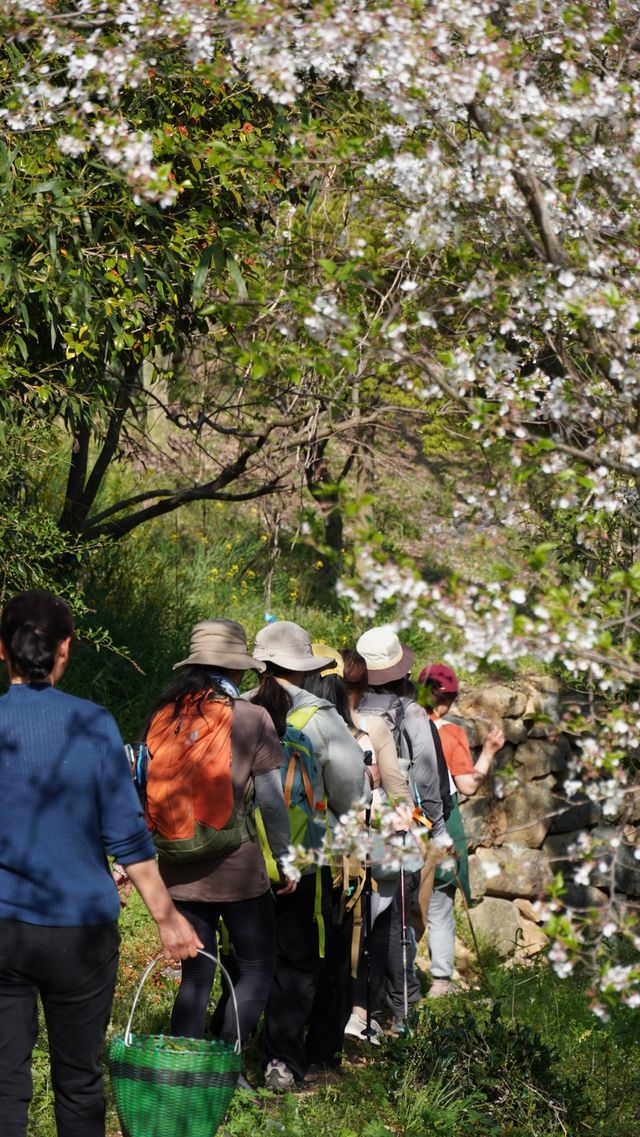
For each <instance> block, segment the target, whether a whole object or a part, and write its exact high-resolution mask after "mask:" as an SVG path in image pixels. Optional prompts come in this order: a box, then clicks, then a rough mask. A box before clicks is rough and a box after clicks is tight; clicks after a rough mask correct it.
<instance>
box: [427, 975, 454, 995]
mask: <svg viewBox="0 0 640 1137" xmlns="http://www.w3.org/2000/svg"><path fill="white" fill-rule="evenodd" d="M459 990H460V988H459V987H456V985H455V983H452V982H451V980H450V979H434V980H433V983H432V984H431V987H430V988H429V991H428V992H427V998H428V999H439V998H440V997H441V996H442V995H457V994H458V992H459Z"/></svg>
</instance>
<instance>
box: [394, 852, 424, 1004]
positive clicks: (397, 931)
mask: <svg viewBox="0 0 640 1137" xmlns="http://www.w3.org/2000/svg"><path fill="white" fill-rule="evenodd" d="M419 888H420V873H419V872H407V873H404V889H405V909H404V911H405V929H406V933H407V935H406V938H407V939H408V940H409V943H408V944H406V945H405V947H404V948H403V944H402V940H403V934H402V892H401V882H400V881H398V888H397V891H396V894H395V896H394V898H393V904H392V906H391V927H390V932H389V954H388V956H387V1003H388V1004H389V1006H390V1007H391V1010H392V1011H393V1013H394V1015H395V1016H396V1017H401V1016H403V1015H404V977H405V970H406V978H407V1003H408V1008H409V1010H410V1009H411V1007H412V1006H413V1005H414V1003H417V1002H418V1000H419V998H420V983H419V981H418V977H417V975H416V968H415V963H416V940H415V933H414V931H413V928H412V927H411V920H410V915H409V913H410V909H411V905H412V904H413V902H414V900H415V899H416V897H417V895H418V890H419Z"/></svg>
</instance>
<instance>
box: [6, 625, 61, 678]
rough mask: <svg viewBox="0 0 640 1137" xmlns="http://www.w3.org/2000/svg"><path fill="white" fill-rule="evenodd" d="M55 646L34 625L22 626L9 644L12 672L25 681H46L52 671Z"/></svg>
mask: <svg viewBox="0 0 640 1137" xmlns="http://www.w3.org/2000/svg"><path fill="white" fill-rule="evenodd" d="M57 646H58V645H57V644H53V645H52V644H51V640H50V639H49V638H48V636H46V635H45V634H44V632H42V631H41V630H40V628H37V627H36V626H35V624H32V623H30V622H27V623H25V624H22V626H21V627H20V628H18V629H17V631H15V632H14V633H13V636H12V638H11V643H10V644H9V653H10V655H11V660H12V662H13V666H14V670H15V671H17V672H18V674H19V675H22V676H23V677H24V678H25V679H36V680H37V679H46V678H47V675H50V674H51V672H52V671H53V665H54V663H55V659H56V657H55V649H56V647H57Z"/></svg>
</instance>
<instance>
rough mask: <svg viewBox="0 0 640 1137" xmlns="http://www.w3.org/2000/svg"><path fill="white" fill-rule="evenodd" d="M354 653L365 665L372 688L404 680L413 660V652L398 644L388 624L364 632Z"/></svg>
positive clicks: (398, 641) (396, 637)
mask: <svg viewBox="0 0 640 1137" xmlns="http://www.w3.org/2000/svg"><path fill="white" fill-rule="evenodd" d="M356 651H358V652H359V653H360V655H361V656H362V658H363V659H364V660H365V662H366V664H367V672H368V676H369V683H370V685H371V686H372V687H383V686H384V685H385V684H386V683H395V682H396V680H398V679H404V678H405V677H406V676H407V675H408V674H409V672H410V671H411V667H412V665H413V661H414V659H415V652H413V651H412V650H411V648H410V647H405V646H404V645H403V644H401V643H400V640H399V639H398V636H397V635H396V633H395V631H394V630H393V628H392V627H391V626H390V625H388V624H382V625H380V627H378V628H370V629H369V631H368V632H364V633H363V635H361V636H360V639H359V640H358V642H357V644H356Z"/></svg>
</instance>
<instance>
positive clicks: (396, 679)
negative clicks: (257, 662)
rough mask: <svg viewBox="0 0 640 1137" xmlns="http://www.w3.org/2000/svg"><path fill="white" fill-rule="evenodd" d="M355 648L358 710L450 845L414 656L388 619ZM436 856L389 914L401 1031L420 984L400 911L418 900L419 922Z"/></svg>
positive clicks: (445, 786) (391, 991)
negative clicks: (413, 681)
mask: <svg viewBox="0 0 640 1137" xmlns="http://www.w3.org/2000/svg"><path fill="white" fill-rule="evenodd" d="M357 649H358V652H359V653H360V655H361V656H362V657H363V658H364V660H365V662H366V664H367V677H368V682H369V690H368V691H367V692H366V693H365V695H364V696H363V698H362V701H361V703H360V706H359V711H360V715H361V716H369V715H380V716H381V717H383V718H384V719H385V720H386V722H387V723H388V724H389V726H390V727H391V729H392V732H393V734H394V736H395V740H396V745H397V747H398V757H399V759H400V769H401V770H402V772H403V774H404V775H405V777H406V778H407V781H408V782H409V786H410V789H411V793H412V796H413V800H414V802H415V804H416V806H417V807H418V809H419V811H420V814H421V815H422V816H423V817H424V818H425V819H426V820H427V821H428V822H430V827H431V844H432V845H433V846H437V847H440V848H443V849H452V848H453V844H452V841H451V837H450V836H449V834H448V833H447V830H446V828H445V814H447V815H448V813H449V810H450V790H449V774H448V770H447V765H446V762H445V759H444V754H443V753H442V745H441V743H440V739H439V737H438V731H437V730H436V728H435V726H434V725H433V724H432V723H431V721H430V719H429V716H428V715H427V713H426V711H425V709H424V707H421V706H420V705H419V704H418V703H417V702H416V700H415V698H414V697H413V690H412V688H411V685H410V683H409V682H408V675H409V672H410V670H411V665H412V663H413V660H414V653H413V652H412V650H411V648H408V647H404V646H403V645H402V644H401V643H400V640H399V638H398V636H397V634H396V632H395V630H394V629H393V628H392V627H390V626H389V625H388V624H384V625H381V626H379V627H377V628H370V629H369V630H368V631H366V632H365V633H364V634H363V635H362V636H360V639H359V640H358V644H357ZM434 871H435V861H432V863H430V864H429V866H428V872H426V873H425V879H424V881H421V874H420V872H407V873H405V874H404V885H403V886H402V885H401V886H400V888H401V894H400V896H399V898H398V897H397V898H396V901H397V902H396V903H395V904H394V908H393V912H392V917H391V933H390V939H389V954H388V957H387V989H388V994H387V1001H388V1003H389V1006H390V1007H391V1009H392V1011H393V1016H394V1028H393V1029H394V1031H395V1032H396V1033H402V1032H403V1031H404V1029H405V1021H406V1016H407V1010H408V1007H409V1006H411V1005H413V1004H414V1003H416V1002H417V1001H418V999H419V998H420V984H419V982H418V979H417V976H416V973H415V967H414V964H415V959H409V961H408V962H409V967H408V968H407V954H406V952H405V951H403V947H402V945H403V943H404V942H405V938H406V922H404V921H403V915H402V914H403V912H405V913H406V912H407V911H409V909H410V907H411V904H412V902H413V901H414V899H415V900H417V901H418V903H419V905H420V909H421V915H422V920H423V923H426V907H427V905H428V903H429V898H430V895H431V889H432V887H433V875H434Z"/></svg>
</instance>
